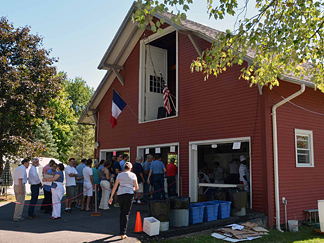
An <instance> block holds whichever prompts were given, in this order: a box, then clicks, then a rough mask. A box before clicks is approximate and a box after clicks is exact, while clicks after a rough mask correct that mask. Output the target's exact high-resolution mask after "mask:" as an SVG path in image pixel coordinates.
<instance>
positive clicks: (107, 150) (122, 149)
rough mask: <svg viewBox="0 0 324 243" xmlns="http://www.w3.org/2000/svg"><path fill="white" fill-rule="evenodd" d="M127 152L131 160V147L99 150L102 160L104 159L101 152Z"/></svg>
mask: <svg viewBox="0 0 324 243" xmlns="http://www.w3.org/2000/svg"><path fill="white" fill-rule="evenodd" d="M127 150H128V151H129V158H130V157H131V153H130V151H131V150H130V147H128V148H114V149H100V150H99V158H100V160H102V159H103V158H102V155H101V152H114V151H116V152H118V151H127Z"/></svg>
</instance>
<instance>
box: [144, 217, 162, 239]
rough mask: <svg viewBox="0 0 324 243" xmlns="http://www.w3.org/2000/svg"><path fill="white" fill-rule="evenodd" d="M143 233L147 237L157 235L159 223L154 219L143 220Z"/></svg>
mask: <svg viewBox="0 0 324 243" xmlns="http://www.w3.org/2000/svg"><path fill="white" fill-rule="evenodd" d="M143 231H144V232H145V233H146V234H148V235H149V236H153V235H158V234H159V233H160V221H159V220H157V219H156V218H154V217H147V218H144V226H143Z"/></svg>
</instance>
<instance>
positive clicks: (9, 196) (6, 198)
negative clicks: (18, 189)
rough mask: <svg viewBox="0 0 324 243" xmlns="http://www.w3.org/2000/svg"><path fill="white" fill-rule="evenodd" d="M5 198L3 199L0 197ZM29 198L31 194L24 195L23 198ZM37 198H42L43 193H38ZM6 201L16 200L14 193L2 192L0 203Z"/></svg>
mask: <svg viewBox="0 0 324 243" xmlns="http://www.w3.org/2000/svg"><path fill="white" fill-rule="evenodd" d="M2 198H5V199H2ZM30 199H31V195H26V197H25V200H26V201H28V200H30ZM38 199H44V195H39V196H38ZM8 201H14V202H15V201H16V198H15V195H6V194H2V195H1V196H0V203H4V202H8Z"/></svg>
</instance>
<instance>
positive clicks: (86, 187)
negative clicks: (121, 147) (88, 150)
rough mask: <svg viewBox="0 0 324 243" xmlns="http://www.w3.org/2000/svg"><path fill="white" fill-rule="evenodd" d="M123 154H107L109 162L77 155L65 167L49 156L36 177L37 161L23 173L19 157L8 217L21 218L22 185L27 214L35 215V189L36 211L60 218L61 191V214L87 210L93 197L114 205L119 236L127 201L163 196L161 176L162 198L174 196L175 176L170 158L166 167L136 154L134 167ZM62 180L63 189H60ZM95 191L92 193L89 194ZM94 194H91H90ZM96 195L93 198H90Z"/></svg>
mask: <svg viewBox="0 0 324 243" xmlns="http://www.w3.org/2000/svg"><path fill="white" fill-rule="evenodd" d="M128 160H129V156H128V155H127V154H120V155H118V156H113V157H112V159H111V160H109V161H105V160H101V161H100V162H98V161H97V160H95V163H93V161H92V160H91V159H82V160H81V163H80V164H78V163H77V161H76V160H75V159H74V158H70V159H69V160H68V165H67V166H65V165H63V164H62V163H59V164H57V163H56V162H55V161H54V160H50V161H49V163H48V164H47V165H46V166H44V168H43V171H42V181H41V179H40V177H39V175H38V173H37V167H38V166H39V159H38V158H34V159H32V163H31V164H32V165H31V168H30V170H29V174H28V177H27V168H28V167H29V164H30V161H29V160H28V159H24V160H22V162H21V165H20V166H19V167H18V168H17V169H16V170H15V173H14V192H15V197H16V201H17V203H16V206H15V211H14V216H13V221H22V220H24V218H23V217H22V213H23V208H24V204H25V192H26V190H25V184H26V183H27V180H29V184H30V185H31V200H30V203H29V204H30V205H29V208H28V218H30V219H34V218H37V215H36V214H35V205H37V200H38V196H39V191H40V189H43V191H44V200H43V202H42V206H41V210H44V213H45V214H51V219H53V220H57V219H60V218H61V211H62V210H61V205H62V198H63V195H64V193H66V200H65V209H64V212H65V213H66V214H70V213H72V212H73V211H74V210H73V209H72V208H73V207H75V208H79V209H80V210H81V211H90V210H91V209H90V207H91V205H94V203H95V202H96V201H97V202H98V205H99V209H102V210H109V209H110V207H109V205H113V206H114V207H120V235H121V239H125V238H126V237H127V236H126V232H127V224H128V218H129V214H130V210H131V207H132V204H133V203H137V204H143V203H146V202H148V201H149V200H150V199H151V196H152V195H153V199H154V200H158V199H166V196H165V191H164V177H165V176H166V177H167V183H168V196H169V197H170V196H176V183H175V182H176V174H177V172H178V167H177V166H176V165H175V160H174V159H171V160H170V163H169V164H167V165H166V166H165V165H164V163H163V162H162V157H161V155H155V156H154V157H153V156H152V155H148V156H147V158H146V161H145V162H144V163H143V158H142V156H137V157H136V162H135V163H134V165H132V163H130V162H128ZM64 181H65V188H64ZM94 190H96V192H97V193H96V194H94ZM94 195H97V198H94ZM96 199H97V200H96Z"/></svg>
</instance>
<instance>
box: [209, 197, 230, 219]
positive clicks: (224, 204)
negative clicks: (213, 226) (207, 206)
mask: <svg viewBox="0 0 324 243" xmlns="http://www.w3.org/2000/svg"><path fill="white" fill-rule="evenodd" d="M211 202H213V203H214V204H219V207H218V218H219V219H226V218H229V217H230V214H231V203H232V202H230V201H221V200H215V201H211Z"/></svg>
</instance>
